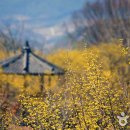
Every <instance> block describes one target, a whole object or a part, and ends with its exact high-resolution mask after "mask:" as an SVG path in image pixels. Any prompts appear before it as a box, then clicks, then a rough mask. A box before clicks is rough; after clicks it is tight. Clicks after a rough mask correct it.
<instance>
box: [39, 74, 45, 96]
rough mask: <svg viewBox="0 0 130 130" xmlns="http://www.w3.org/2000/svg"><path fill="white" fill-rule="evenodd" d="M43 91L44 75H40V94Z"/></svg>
mask: <svg viewBox="0 0 130 130" xmlns="http://www.w3.org/2000/svg"><path fill="white" fill-rule="evenodd" d="M44 90H45V88H44V75H40V92H41V93H43V91H44Z"/></svg>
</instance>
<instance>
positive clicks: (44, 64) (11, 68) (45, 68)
mask: <svg viewBox="0 0 130 130" xmlns="http://www.w3.org/2000/svg"><path fill="white" fill-rule="evenodd" d="M0 66H1V68H2V71H3V72H4V73H6V74H31V75H61V74H64V70H63V69H61V68H60V67H58V66H56V65H54V64H52V63H50V62H48V61H47V60H45V59H43V58H41V57H39V56H38V55H36V54H34V53H33V52H32V51H31V49H30V47H29V44H28V42H26V46H25V47H24V48H23V52H22V53H21V54H20V55H18V56H15V57H12V58H10V59H7V60H5V61H2V62H0Z"/></svg>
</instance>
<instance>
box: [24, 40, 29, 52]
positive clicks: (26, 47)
mask: <svg viewBox="0 0 130 130" xmlns="http://www.w3.org/2000/svg"><path fill="white" fill-rule="evenodd" d="M23 50H27V51H31V48H30V46H29V42H28V41H26V42H25V46H24V47H23Z"/></svg>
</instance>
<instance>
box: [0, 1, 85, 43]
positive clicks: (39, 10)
mask: <svg viewBox="0 0 130 130" xmlns="http://www.w3.org/2000/svg"><path fill="white" fill-rule="evenodd" d="M85 2H86V0H1V1H0V24H1V25H2V24H4V25H9V26H10V28H11V29H12V30H13V29H14V30H15V29H19V30H20V29H21V30H22V32H23V34H22V36H23V37H24V38H26V39H27V38H29V37H33V38H34V37H35V39H38V38H39V37H40V38H41V37H42V38H43V39H44V40H45V41H46V42H49V41H52V40H51V39H55V37H58V36H62V35H64V31H63V30H62V26H61V25H62V23H64V22H68V23H69V20H70V18H71V15H72V13H73V12H74V11H77V10H80V9H81V8H82V7H83V5H84V4H85ZM69 26H70V31H74V29H73V27H71V23H70V25H69Z"/></svg>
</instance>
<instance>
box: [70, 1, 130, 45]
mask: <svg viewBox="0 0 130 130" xmlns="http://www.w3.org/2000/svg"><path fill="white" fill-rule="evenodd" d="M72 21H73V23H74V25H75V27H76V28H77V34H76V35H77V36H78V37H81V36H82V37H83V38H85V39H87V41H88V42H89V43H99V42H109V41H110V40H113V39H117V38H123V39H124V38H130V1H129V0H96V1H95V2H93V3H92V2H86V4H85V5H84V7H83V9H82V10H80V11H77V12H75V13H74V14H73V16H72ZM74 35H75V34H74Z"/></svg>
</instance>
